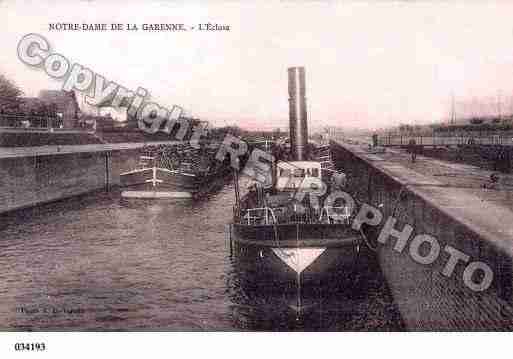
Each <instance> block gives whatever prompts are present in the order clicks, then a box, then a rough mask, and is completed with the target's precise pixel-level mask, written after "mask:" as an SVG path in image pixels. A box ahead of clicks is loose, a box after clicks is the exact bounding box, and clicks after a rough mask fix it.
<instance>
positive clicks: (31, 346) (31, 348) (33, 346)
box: [14, 343, 46, 352]
mask: <svg viewBox="0 0 513 359" xmlns="http://www.w3.org/2000/svg"><path fill="white" fill-rule="evenodd" d="M14 350H15V351H17V352H21V351H24V352H42V351H45V350H46V345H45V343H16V344H14Z"/></svg>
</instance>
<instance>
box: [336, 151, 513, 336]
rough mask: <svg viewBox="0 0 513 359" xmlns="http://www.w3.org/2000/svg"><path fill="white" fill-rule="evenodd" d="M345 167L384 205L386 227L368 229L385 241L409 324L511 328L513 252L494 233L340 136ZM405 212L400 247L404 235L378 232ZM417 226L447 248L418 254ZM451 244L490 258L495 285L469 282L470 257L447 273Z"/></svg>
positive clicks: (365, 196)
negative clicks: (480, 229)
mask: <svg viewBox="0 0 513 359" xmlns="http://www.w3.org/2000/svg"><path fill="white" fill-rule="evenodd" d="M332 149H333V157H334V160H335V162H336V164H337V167H338V168H340V169H342V170H343V171H344V172H346V173H347V177H348V192H349V193H351V194H352V195H353V196H354V197H357V198H358V199H359V200H361V201H362V202H365V203H368V204H370V205H372V206H374V207H376V208H380V210H381V212H382V213H383V217H384V219H383V221H382V222H381V224H380V226H379V227H376V228H373V227H370V226H369V227H367V228H366V229H365V233H366V234H367V235H368V237H370V238H369V240H370V241H371V242H372V243H373V244H374V245H375V246H376V247H377V254H378V259H379V263H380V265H381V268H382V271H383V273H384V275H385V277H386V279H387V282H388V285H389V287H390V290H391V292H392V295H393V297H394V299H395V301H396V303H397V306H398V308H399V310H400V312H401V315H402V317H403V320H404V322H405V324H406V326H407V328H408V329H409V330H511V329H513V306H512V290H511V286H512V265H511V263H512V258H511V256H510V255H507V254H505V253H503V252H501V251H500V250H499V249H497V248H496V247H495V246H494V245H493V241H491V240H490V239H489V238H486V236H483V235H482V234H479V233H477V232H476V231H473V230H471V229H469V228H468V227H467V226H465V225H463V224H462V223H460V222H458V221H457V220H455V219H454V218H451V216H450V215H449V214H448V213H446V211H444V209H443V208H442V207H440V206H438V205H436V204H435V203H433V202H432V201H430V198H428V197H426V196H425V195H422V194H419V192H418V191H416V190H415V188H412V186H406V185H405V183H401V182H400V181H398V180H397V179H395V178H392V177H390V176H389V175H387V174H386V173H385V172H384V171H382V170H380V169H379V168H378V166H373V164H372V163H371V162H369V161H366V160H365V159H363V158H361V156H358V155H357V154H355V153H354V152H352V151H351V150H350V149H348V148H347V147H345V146H341V145H339V144H335V143H333V147H332ZM392 215H393V217H394V218H396V219H397V222H396V224H395V228H396V229H397V230H399V231H401V230H402V229H403V228H404V225H406V224H409V225H410V226H412V227H413V233H412V235H411V236H410V237H409V242H408V244H407V245H406V246H405V248H404V250H403V251H402V252H400V253H399V252H398V251H396V250H394V249H393V247H394V245H395V243H396V239H395V238H393V237H390V238H389V239H388V241H387V242H386V243H385V244H382V243H378V242H377V240H376V239H377V236H378V234H379V232H380V231H381V229H382V228H383V224H384V223H385V221H386V219H387V218H388V217H389V216H392ZM416 234H429V235H431V236H433V237H435V238H436V239H437V240H438V242H439V243H440V246H441V248H442V250H441V251H440V255H439V257H438V259H437V260H435V261H434V262H433V263H432V264H430V265H423V264H419V263H417V262H415V261H414V260H413V259H412V257H411V255H410V253H409V244H410V243H411V239H412V238H413V237H414V236H415V235H416ZM446 245H450V246H451V247H454V248H456V249H458V250H459V251H461V252H463V253H465V254H467V255H469V256H470V257H471V261H475V260H479V261H483V262H485V263H487V264H488V265H489V266H490V267H491V269H492V271H493V272H494V280H493V282H492V285H491V286H490V287H489V288H488V289H487V290H485V291H483V292H474V291H472V290H470V289H469V288H468V287H467V286H465V285H464V281H463V277H462V276H463V270H464V268H465V266H464V265H457V266H456V268H455V270H454V272H453V273H452V275H451V276H449V277H447V276H445V275H443V274H442V270H443V269H444V267H445V266H446V263H447V261H448V258H449V254H448V253H446V252H444V250H443V248H444V247H445V246H446Z"/></svg>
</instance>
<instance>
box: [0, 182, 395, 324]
mask: <svg viewBox="0 0 513 359" xmlns="http://www.w3.org/2000/svg"><path fill="white" fill-rule="evenodd" d="M232 204H233V188H232V186H231V185H227V186H225V187H224V188H223V189H222V190H221V191H220V192H218V193H215V194H212V195H211V196H210V197H209V198H206V199H204V200H202V201H199V202H183V201H182V202H174V203H173V202H135V203H134V202H123V201H121V200H120V195H119V192H117V191H114V192H110V193H103V192H102V193H95V194H90V195H86V196H82V197H80V198H74V199H71V200H65V201H60V202H56V203H52V204H48V205H44V206H40V207H37V208H35V209H29V210H22V211H18V212H16V213H12V214H9V215H4V216H2V217H0V258H1V261H0V302H1V303H2V305H1V307H0V329H1V330H367V331H368V330H403V325H402V323H401V320H400V317H399V314H398V312H397V309H396V307H395V306H394V304H393V303H392V299H391V296H390V294H389V291H388V289H387V287H386V285H385V283H384V280H383V278H382V275H381V272H380V271H379V267H378V266H377V265H375V266H373V268H372V270H371V271H370V272H371V275H366V276H365V278H355V283H356V284H355V287H354V288H352V289H351V290H350V291H348V290H345V288H335V289H334V288H329V289H322V290H319V292H318V293H317V295H316V300H315V303H313V304H312V306H311V307H309V308H308V310H305V312H304V313H302V315H301V316H299V317H298V315H297V313H295V312H294V311H292V310H291V309H290V308H289V307H288V306H287V305H285V303H284V302H283V298H282V297H281V296H280V294H279V293H270V292H266V291H261V290H247V289H243V286H241V285H240V283H241V281H243V280H245V279H247V278H245V274H244V273H239V272H237V270H236V266H234V263H233V261H232V259H231V258H230V251H229V245H228V241H227V236H228V229H227V224H228V223H230V221H231V217H232Z"/></svg>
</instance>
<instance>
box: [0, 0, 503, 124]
mask: <svg viewBox="0 0 513 359" xmlns="http://www.w3.org/2000/svg"><path fill="white" fill-rule="evenodd" d="M512 14H513V2H510V1H496V2H493V1H474V2H467V3H463V2H449V1H446V2H415V3H414V2H386V1H374V2H347V1H344V2H336V1H326V2H306V1H290V2H273V1H261V2H255V3H254V4H252V5H249V4H248V5H245V4H243V3H242V2H235V1H229V2H221V1H212V2H210V3H209V4H208V5H205V4H200V3H199V2H190V1H189V2H182V1H166V2H163V1H161V2H158V1H144V2H143V1H140V2H137V1H134V0H124V1H120V0H108V1H101V2H100V1H76V2H64V1H46V2H45V1H41V0H39V1H25V2H24V1H16V2H15V1H9V0H4V1H1V0H0V30H1V34H2V35H1V36H2V47H3V48H2V51H1V52H0V72H2V73H5V74H6V75H7V76H9V77H10V78H12V79H13V80H15V81H16V82H17V83H18V85H19V86H20V87H22V89H23V90H24V91H25V93H26V94H27V95H30V96H33V95H36V94H37V92H39V90H40V89H43V88H55V89H58V88H59V86H60V85H61V84H62V83H61V82H57V81H54V80H51V79H49V77H48V76H47V75H46V74H45V73H44V71H42V70H37V69H31V68H29V67H27V66H26V65H24V64H22V63H21V62H20V61H19V60H18V59H17V57H16V47H17V44H18V42H19V40H20V39H21V38H22V37H23V36H24V35H25V34H27V33H38V34H41V35H44V36H45V37H46V38H47V39H48V40H49V42H50V43H51V46H52V50H54V51H56V52H59V53H61V54H63V55H65V56H66V57H67V58H69V59H70V60H71V61H73V62H79V63H81V64H83V65H86V66H88V67H89V68H91V69H93V70H94V71H95V72H97V73H100V74H102V75H103V76H105V77H106V78H107V79H109V80H114V81H116V82H118V83H119V84H122V85H124V86H125V87H127V88H130V89H134V90H135V89H136V88H137V87H139V86H142V87H144V88H146V89H148V90H149V91H150V92H151V94H152V97H153V98H154V99H155V100H156V101H157V102H159V103H160V104H162V105H167V106H172V105H181V106H183V107H185V108H187V109H189V110H190V111H191V112H192V113H193V114H194V115H196V116H200V117H202V118H203V119H208V120H211V121H212V122H213V123H214V124H216V125H224V124H239V125H241V126H243V127H251V128H274V127H281V128H285V127H286V126H287V121H288V120H287V118H288V100H287V97H288V95H287V67H290V66H305V68H306V74H307V78H306V80H307V98H308V105H309V114H310V121H311V124H312V125H315V126H321V125H340V126H344V125H345V126H352V127H355V126H356V127H366V128H376V127H381V126H386V125H392V124H397V123H400V122H409V123H426V122H433V121H440V119H441V118H443V117H446V116H447V115H448V112H449V109H450V103H451V93H454V95H455V99H456V103H457V106H456V107H457V110H458V112H459V114H462V113H466V114H473V113H476V112H483V113H489V112H494V111H495V110H496V107H497V106H496V104H497V98H498V96H500V99H501V105H502V111H503V112H506V111H508V110H513V101H512V98H513V21H512ZM62 22H66V23H78V24H82V23H123V24H127V23H131V24H134V23H135V24H138V25H141V24H143V23H185V24H186V25H190V26H194V25H197V24H199V23H206V22H210V23H217V24H226V25H229V26H230V29H231V31H229V32H200V31H187V32H181V33H172V32H161V33H150V32H143V31H138V32H128V31H124V32H103V33H94V32H83V31H81V32H66V31H61V32H50V31H48V26H49V25H48V24H49V23H62Z"/></svg>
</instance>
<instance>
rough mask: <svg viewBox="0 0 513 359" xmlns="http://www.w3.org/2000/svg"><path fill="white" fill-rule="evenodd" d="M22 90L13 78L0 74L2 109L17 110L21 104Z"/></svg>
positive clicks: (0, 109) (0, 102)
mask: <svg viewBox="0 0 513 359" xmlns="http://www.w3.org/2000/svg"><path fill="white" fill-rule="evenodd" d="M21 95H22V91H21V90H20V88H19V87H18V86H17V85H16V84H15V83H14V82H12V81H11V80H9V79H8V78H7V77H5V76H4V75H2V74H0V111H13V110H14V111H16V110H18V109H19V106H20V96H21Z"/></svg>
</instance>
